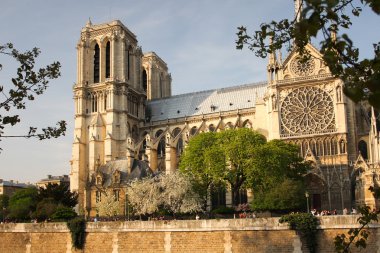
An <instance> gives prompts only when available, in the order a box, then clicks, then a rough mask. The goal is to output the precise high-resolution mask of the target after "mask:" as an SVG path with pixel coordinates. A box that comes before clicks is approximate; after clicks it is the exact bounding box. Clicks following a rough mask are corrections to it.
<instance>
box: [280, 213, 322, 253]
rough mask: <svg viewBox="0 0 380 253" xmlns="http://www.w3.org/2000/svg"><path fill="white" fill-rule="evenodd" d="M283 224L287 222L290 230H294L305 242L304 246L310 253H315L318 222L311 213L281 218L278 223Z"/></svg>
mask: <svg viewBox="0 0 380 253" xmlns="http://www.w3.org/2000/svg"><path fill="white" fill-rule="evenodd" d="M284 222H287V223H288V224H289V226H290V228H291V229H294V230H296V231H297V232H298V233H300V235H301V237H302V238H303V239H305V240H306V246H307V248H308V249H309V251H310V253H315V252H316V250H317V237H316V236H317V227H318V220H317V218H316V217H315V216H314V215H312V214H311V213H292V214H288V215H284V216H282V217H281V219H280V223H284Z"/></svg>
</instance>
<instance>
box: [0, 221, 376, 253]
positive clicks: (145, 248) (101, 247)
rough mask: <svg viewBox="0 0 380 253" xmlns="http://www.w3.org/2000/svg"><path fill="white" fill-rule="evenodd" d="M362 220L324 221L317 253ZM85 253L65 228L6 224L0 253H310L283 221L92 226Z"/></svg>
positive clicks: (372, 240)
mask: <svg viewBox="0 0 380 253" xmlns="http://www.w3.org/2000/svg"><path fill="white" fill-rule="evenodd" d="M357 218H358V216H351V215H345V216H343V215H342V216H325V217H320V218H319V219H320V223H321V225H320V228H319V229H318V233H317V244H318V246H317V252H320V253H328V252H331V253H333V252H334V237H335V236H336V235H337V234H340V233H344V232H347V231H348V229H349V228H352V227H357V222H356V219H357ZM368 230H369V232H370V235H369V237H368V241H367V244H368V245H367V248H366V249H364V250H361V251H358V250H355V249H354V248H353V250H352V252H361V253H375V252H380V243H379V242H380V240H379V236H380V227H379V224H378V223H375V224H371V225H370V228H369V229H368ZM86 232H87V235H86V244H85V248H84V250H83V251H78V250H75V249H74V248H72V246H71V236H70V232H69V231H68V229H67V227H66V224H65V223H40V224H31V223H29V224H26V223H25V224H23V223H18V224H11V223H9V224H1V225H0V252H4V253H8V252H12V253H34V252H38V253H44V252H46V253H54V252H57V253H58V252H59V253H62V252H66V253H75V252H91V253H97V252H99V253H105V252H112V253H118V252H144V253H146V252H152V253H153V252H154V253H155V252H162V253H176V252H178V253H185V252H207V253H213V252H225V253H233V252H239V253H243V252H247V253H248V252H257V253H264V252H276V253H295V252H297V253H303V252H304V253H306V252H309V251H308V250H307V247H306V246H305V242H304V241H303V239H301V238H300V237H299V235H298V234H297V233H296V232H295V231H294V230H290V229H289V228H288V226H287V225H286V224H279V222H278V218H267V219H260V218H259V219H231V220H192V221H133V222H132V221H129V222H105V223H103V222H97V223H87V229H86Z"/></svg>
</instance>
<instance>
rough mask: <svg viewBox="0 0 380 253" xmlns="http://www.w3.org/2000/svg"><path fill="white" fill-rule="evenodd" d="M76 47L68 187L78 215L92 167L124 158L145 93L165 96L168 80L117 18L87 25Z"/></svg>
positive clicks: (141, 118)
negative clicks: (73, 194)
mask: <svg viewBox="0 0 380 253" xmlns="http://www.w3.org/2000/svg"><path fill="white" fill-rule="evenodd" d="M76 48H77V80H76V83H75V85H74V87H73V91H74V103H75V130H74V142H73V149H72V160H71V174H70V178H71V179H70V180H71V182H70V183H71V190H72V191H76V192H78V194H79V211H81V212H85V211H88V210H86V207H88V206H90V205H89V204H90V203H89V201H90V193H89V190H88V189H87V188H88V184H89V182H90V181H91V179H92V177H93V175H94V173H95V172H96V171H97V168H98V167H99V166H100V165H102V164H105V163H107V162H109V161H112V160H117V159H119V158H123V157H126V153H127V146H128V143H127V139H128V137H130V138H129V139H133V140H134V141H135V142H137V141H138V140H139V138H140V133H139V128H140V126H141V125H143V123H144V122H145V117H146V116H145V106H146V100H147V95H148V99H149V98H160V97H164V96H170V95H171V92H170V90H171V88H170V84H171V83H170V81H171V79H170V75H169V74H168V72H167V67H166V63H164V62H163V61H162V60H160V58H159V57H158V56H157V55H155V54H154V53H148V54H147V55H146V56H144V54H143V53H142V50H141V47H139V46H138V42H137V38H136V35H134V34H133V33H132V32H131V31H130V30H129V29H128V28H127V27H125V26H124V25H123V24H122V23H121V22H120V21H118V20H116V21H112V22H110V23H105V24H99V25H93V24H92V23H91V21H88V23H87V24H86V26H85V27H84V28H83V29H82V30H81V36H80V39H79V42H78V44H77V47H76ZM146 59H152V60H151V61H148V62H150V64H145V65H147V66H151V67H150V68H149V69H145V68H144V66H143V60H144V62H146V61H147V60H146ZM158 70H160V72H159V73H158ZM147 71H148V72H149V75H147ZM156 72H157V73H156ZM152 77H154V78H152ZM156 77H159V78H161V79H159V78H158V79H157V78H156ZM156 80H158V81H156ZM157 85H160V86H159V87H160V89H158V88H157V87H156V86H157ZM158 92H160V93H158Z"/></svg>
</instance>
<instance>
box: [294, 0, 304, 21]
mask: <svg viewBox="0 0 380 253" xmlns="http://www.w3.org/2000/svg"><path fill="white" fill-rule="evenodd" d="M302 4H303V0H294V17H295V19H296V21H297V23H298V22H300V20H301V13H302Z"/></svg>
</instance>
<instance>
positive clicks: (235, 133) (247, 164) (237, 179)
mask: <svg viewBox="0 0 380 253" xmlns="http://www.w3.org/2000/svg"><path fill="white" fill-rule="evenodd" d="M218 135H219V138H218V145H219V146H220V150H221V151H222V153H219V151H218V152H215V153H214V158H215V159H216V158H217V157H224V158H225V159H223V160H222V161H223V163H221V162H220V161H221V160H219V162H218V163H217V164H215V165H216V166H215V167H216V169H217V171H216V172H217V173H220V174H219V175H217V178H218V177H220V179H221V180H224V181H226V182H228V183H229V184H230V185H231V190H232V203H233V205H237V204H238V201H239V190H240V188H241V186H242V185H243V184H244V183H245V182H246V180H247V178H248V177H249V175H250V174H252V172H253V170H254V167H253V166H252V165H253V164H252V162H251V161H252V159H254V157H257V154H256V152H255V150H256V149H258V148H259V147H260V146H262V145H264V144H265V142H266V139H265V137H264V136H263V135H262V134H260V133H258V132H256V131H252V130H250V129H248V128H240V129H238V130H227V131H223V132H220V133H218ZM251 178H252V177H251Z"/></svg>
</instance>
